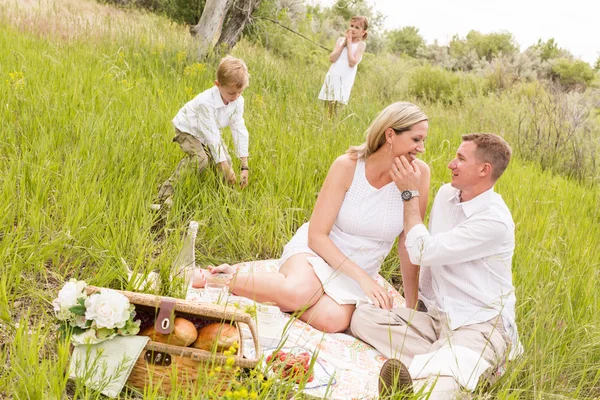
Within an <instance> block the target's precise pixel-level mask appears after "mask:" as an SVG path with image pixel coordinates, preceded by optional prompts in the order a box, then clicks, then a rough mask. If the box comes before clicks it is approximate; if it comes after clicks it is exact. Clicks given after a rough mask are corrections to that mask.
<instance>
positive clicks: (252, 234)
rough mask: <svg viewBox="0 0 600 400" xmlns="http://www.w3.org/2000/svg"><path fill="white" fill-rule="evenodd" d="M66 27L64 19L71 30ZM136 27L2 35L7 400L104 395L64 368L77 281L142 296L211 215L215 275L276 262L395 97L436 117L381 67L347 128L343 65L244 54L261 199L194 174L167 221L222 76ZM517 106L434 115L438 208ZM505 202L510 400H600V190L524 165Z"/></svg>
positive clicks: (160, 29)
mask: <svg viewBox="0 0 600 400" xmlns="http://www.w3.org/2000/svg"><path fill="white" fill-rule="evenodd" d="M58 14H59V13H58V12H54V13H53V12H48V14H45V15H44V18H45V19H46V20H48V21H50V20H52V21H55V22H56V20H58V21H60V18H61V17H59V16H58ZM127 18H128V17H127V16H126V18H125V19H116V18H114V19H111V18H110V17H108V16H107V17H105V19H102V18H101V19H100V22H101V24H100V25H96V24H95V23H94V24H92V23H89V24H87V23H84V24H83V25H78V28H77V30H76V31H72V30H73V29H74V28H73V27H72V26H70V25H69V26H70V27H69V28H68V29H67V31H66V33H68V34H65V31H61V25H60V23H57V24H56V25H53V26H55V28H56V29H52V30H48V29H42V28H41V27H40V26H38V25H36V24H31V23H29V22H30V21H31V20H32V19H31V18H29V19H28V18H25V17H21V18H16V19H15V18H12V19H11V20H10V22H9V19H8V18H5V19H3V20H2V22H1V23H2V25H1V28H0V29H1V30H2V35H1V36H0V59H1V60H2V62H1V63H0V77H1V80H0V99H2V102H1V103H2V104H0V116H1V118H0V124H1V125H0V126H1V128H2V132H3V135H2V139H0V188H1V192H0V210H1V211H2V212H0V271H1V274H0V319H1V325H0V361H1V362H0V388H1V389H0V393H1V392H4V395H5V396H7V397H12V398H18V399H25V398H48V397H51V398H62V397H65V396H72V397H77V398H98V396H99V395H98V394H97V393H95V392H93V391H89V390H87V389H85V388H84V387H83V386H82V385H81V384H80V383H74V384H71V383H68V381H67V380H66V379H65V377H64V374H63V373H62V371H64V370H65V369H66V365H67V362H68V347H67V346H66V345H65V344H64V343H62V342H59V341H57V340H56V326H55V325H54V319H53V316H52V312H51V311H52V310H51V305H50V301H51V300H52V298H53V297H54V296H55V295H56V292H57V290H58V288H59V287H60V286H61V285H62V283H63V282H64V281H65V280H66V279H68V278H70V277H77V278H79V279H84V280H86V281H87V282H88V283H90V284H94V285H98V286H111V287H116V288H126V287H127V286H126V285H127V284H126V275H125V270H124V267H123V265H122V263H121V261H120V260H121V258H123V259H125V260H126V261H127V263H128V264H129V265H130V266H131V267H133V268H137V269H140V270H147V271H150V270H159V271H161V273H162V276H163V277H167V276H168V271H169V267H170V264H171V262H172V260H173V259H174V257H175V256H176V254H177V252H178V249H179V247H180V246H181V238H182V234H183V232H184V231H185V228H186V227H187V224H188V222H189V221H190V220H192V219H193V220H196V221H199V223H200V231H199V234H198V240H197V243H198V244H197V248H196V252H197V256H198V259H199V262H200V263H201V264H202V263H209V262H210V263H215V262H230V263H234V262H239V261H246V260H253V259H265V258H276V257H278V256H279V254H280V251H281V249H282V247H283V245H284V244H285V243H286V242H287V240H289V238H290V237H291V236H292V235H293V233H294V232H295V230H296V229H297V228H298V227H299V226H300V225H301V224H302V223H303V222H305V221H307V220H308V219H309V218H310V214H311V211H312V207H313V205H314V201H315V199H316V195H317V192H318V191H319V189H320V185H321V183H322V182H323V179H324V177H325V175H326V173H327V171H328V168H329V166H330V164H331V162H332V161H333V160H334V159H335V157H337V156H338V155H340V154H342V153H343V152H344V151H345V150H346V148H347V147H348V146H349V145H351V144H358V143H360V142H361V141H362V138H363V132H364V129H365V128H366V127H367V125H368V123H369V121H370V120H371V119H372V118H373V117H374V116H375V115H376V114H377V113H378V112H379V111H380V110H381V109H382V108H383V107H384V106H386V105H387V104H389V103H390V102H391V101H395V100H409V101H414V102H417V103H419V101H418V99H416V98H414V97H412V96H411V95H410V90H409V89H408V82H407V79H406V78H405V77H402V76H397V75H396V74H394V72H393V71H387V70H386V71H383V70H382V71H379V72H381V73H378V74H376V75H373V74H370V72H369V71H371V72H372V71H377V66H376V65H374V64H370V65H367V66H366V68H365V69H364V70H360V71H359V75H358V80H357V84H356V86H355V88H354V92H353V94H352V100H351V103H350V106H348V107H347V108H346V109H344V110H343V111H342V113H341V114H340V115H339V116H338V117H337V118H333V119H328V118H327V117H326V113H325V112H324V109H323V105H322V104H320V103H319V102H318V101H317V100H316V95H317V93H318V90H319V87H320V85H321V83H322V78H323V77H324V74H325V72H326V70H325V69H323V70H321V69H318V70H317V69H315V68H314V67H313V66H311V65H301V64H298V63H295V62H292V61H285V60H282V59H279V58H277V57H275V56H273V55H271V54H269V53H268V52H266V51H265V50H263V49H261V48H259V47H256V46H252V45H250V44H248V43H246V42H242V43H241V44H240V45H238V47H237V48H236V49H235V51H234V53H235V55H237V56H239V57H242V58H243V59H244V60H245V61H246V62H247V64H248V66H249V68H250V71H251V86H250V87H249V88H248V89H247V90H246V92H245V93H244V96H245V98H246V105H247V106H246V122H247V126H248V129H249V131H250V133H251V142H250V152H251V159H250V167H251V175H250V186H249V187H248V188H247V189H245V190H239V189H237V188H232V187H229V186H227V185H224V184H223V183H222V182H221V181H220V180H219V179H218V177H217V176H216V175H215V174H212V173H210V172H206V173H204V174H202V175H200V176H198V175H196V174H194V173H188V174H184V176H183V177H182V180H181V182H180V184H179V185H178V186H177V189H176V195H175V202H174V207H173V208H172V209H171V210H170V212H168V213H167V214H164V215H160V214H156V213H154V212H153V211H151V210H150V209H149V207H148V206H149V205H150V204H151V203H152V202H153V200H154V196H155V195H156V192H157V187H158V185H159V184H160V183H161V182H162V181H163V180H164V179H166V178H167V177H168V176H169V174H170V173H171V172H172V170H173V168H174V167H175V165H176V164H177V162H178V160H179V158H180V157H181V156H182V154H181V152H180V150H179V149H178V148H177V146H176V145H175V144H173V143H171V137H172V135H173V129H172V127H171V124H170V120H171V118H172V117H173V116H174V115H175V113H176V112H177V110H178V109H179V107H181V106H182V105H183V104H184V103H185V102H186V101H188V100H189V99H191V98H192V97H193V96H194V95H195V94H196V93H198V92H200V91H202V90H204V89H206V88H208V87H210V86H211V84H212V82H213V80H214V72H215V61H214V60H213V61H210V62H207V63H205V64H202V65H196V64H195V62H194V61H193V60H192V58H191V57H190V54H191V44H190V42H189V40H188V38H187V34H186V33H185V31H184V30H183V28H181V27H177V26H173V25H171V24H168V23H166V22H165V21H163V20H161V19H159V18H156V17H152V16H146V15H144V14H138V13H134V14H133V15H132V16H131V19H127ZM128 21H129V22H130V23H129V22H128ZM133 21H135V23H134V22H133ZM67 22H69V21H67ZM62 26H64V25H62ZM61 32H62V33H61ZM406 63H409V62H408V61H407V62H406ZM403 66H404V67H406V68H408V67H409V65H408V64H403V65H400V66H399V70H402V68H403ZM369 74H370V75H369ZM375 76H377V78H376V77H375ZM386 82H387V85H386ZM513 100H514V99H511V98H510V97H509V96H484V95H482V94H477V93H474V94H472V95H470V96H466V97H465V98H463V99H461V102H460V104H454V103H453V104H452V105H447V104H439V103H427V104H422V103H420V104H421V105H422V106H423V108H424V109H425V111H426V112H427V114H428V115H429V116H430V117H431V123H430V125H431V130H430V135H429V137H428V141H427V153H426V154H425V155H424V157H423V158H424V160H425V161H427V162H428V163H429V164H430V166H431V168H432V187H431V193H430V196H434V195H435V192H436V190H437V189H438V188H439V187H440V186H441V185H442V184H443V183H444V182H446V181H447V180H448V178H449V175H448V173H447V170H446V164H447V162H448V161H449V160H450V159H451V158H452V156H453V153H454V151H455V149H456V147H457V146H458V144H459V143H460V134H461V133H465V132H468V131H492V132H499V133H502V134H505V135H507V136H509V135H510V134H513V132H514V131H515V129H516V127H517V124H518V110H516V109H515V103H514V101H513ZM238 167H239V165H236V168H235V169H236V170H238V169H239V168H238ZM496 190H497V191H498V192H499V193H501V194H502V196H503V197H504V199H505V200H506V202H507V203H508V205H509V207H510V209H511V210H512V212H513V217H514V220H515V222H516V225H517V248H516V252H515V258H514V263H513V271H514V281H515V285H516V288H517V298H518V309H517V318H518V324H519V328H520V333H521V336H522V341H523V344H524V346H525V349H526V350H525V354H524V356H523V357H521V358H520V359H518V360H517V361H515V362H513V363H512V364H510V367H509V370H508V372H507V374H506V375H505V376H504V377H503V378H502V380H501V381H500V382H499V383H497V384H496V385H494V386H493V387H492V388H491V389H490V393H491V394H492V395H493V396H494V397H497V398H507V399H508V398H531V399H533V398H536V399H541V398H543V399H546V398H559V397H560V398H577V399H585V398H587V399H592V398H598V397H599V396H600V373H599V372H598V371H600V329H599V326H600V316H599V315H600V309H599V305H598V300H597V295H596V293H597V292H598V291H599V289H600V283H599V282H600V279H599V278H600V276H599V272H598V271H599V270H600V239H599V238H598V237H599V236H600V211H598V204H599V200H600V191H599V190H598V189H597V188H595V187H588V186H584V185H581V184H579V183H577V182H575V181H572V180H569V179H566V178H563V177H559V176H557V175H555V174H552V173H550V172H548V171H542V170H541V169H540V168H539V167H537V166H536V165H535V164H530V163H528V162H525V161H524V160H522V159H519V158H516V159H515V160H514V162H513V163H512V164H511V166H510V167H509V169H508V171H507V172H506V173H505V176H504V177H503V178H502V179H501V180H500V182H499V183H498V185H497V187H496ZM397 266H398V260H397V256H396V255H394V254H391V255H390V257H388V259H387V260H386V262H385V264H384V270H383V274H384V275H385V276H386V277H388V278H390V279H396V278H397V276H398V274H399V272H398V267H397ZM163 287H164V289H163V291H164V292H165V293H172V292H173V291H175V290H176V289H177V288H174V287H171V286H169V285H168V284H167V282H165V285H164V286H163ZM241 385H242V386H245V387H246V388H247V389H248V390H249V391H250V392H255V393H257V395H258V396H259V397H261V398H280V397H282V396H286V395H285V393H286V392H289V390H290V387H289V386H287V387H286V386H278V385H274V386H271V385H264V384H262V383H261V381H260V379H259V378H257V377H256V374H254V375H252V376H248V377H246V378H245V379H244V380H243V381H242V384H241ZM240 387H241V386H237V388H238V389H239V388H240ZM233 389H235V388H233ZM233 389H232V390H233ZM182 390H183V389H182ZM232 395H233V394H232ZM135 396H136V395H135V394H132V393H129V394H125V396H124V398H129V397H135ZM145 397H147V398H158V395H157V394H155V393H151V390H149V392H148V393H146V394H145ZM176 397H177V395H176V394H174V395H173V396H172V398H176Z"/></svg>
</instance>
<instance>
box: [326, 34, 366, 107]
mask: <svg viewBox="0 0 600 400" xmlns="http://www.w3.org/2000/svg"><path fill="white" fill-rule="evenodd" d="M339 40H343V38H342V39H339ZM359 43H360V42H357V43H351V44H350V48H351V51H352V52H353V53H354V52H356V49H357V48H358V44H359ZM361 60H362V57H361V58H360V60H358V62H357V63H356V65H355V66H354V67H350V66H349V65H348V49H347V48H346V47H344V50H342V53H341V54H340V57H339V58H338V59H337V61H336V62H334V63H333V64H331V67H329V72H327V76H325V82H324V83H323V86H322V87H321V92H320V93H319V99H320V100H327V101H337V102H340V103H342V104H348V100H349V99H350V91H352V86H353V85H354V78H355V77H356V70H357V67H358V64H359V63H360V61H361Z"/></svg>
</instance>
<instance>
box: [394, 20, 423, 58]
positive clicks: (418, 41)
mask: <svg viewBox="0 0 600 400" xmlns="http://www.w3.org/2000/svg"><path fill="white" fill-rule="evenodd" d="M386 36H387V38H388V40H389V41H390V51H391V52H392V53H395V54H406V55H408V56H410V57H416V56H417V50H419V49H420V48H421V47H423V46H425V40H424V39H423V37H422V36H421V35H420V34H419V29H418V28H415V27H414V26H405V27H404V28H402V29H394V30H391V31H389V32H387V35H386Z"/></svg>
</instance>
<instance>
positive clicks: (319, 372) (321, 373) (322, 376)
mask: <svg viewBox="0 0 600 400" xmlns="http://www.w3.org/2000/svg"><path fill="white" fill-rule="evenodd" d="M280 350H283V351H284V352H286V353H288V354H294V355H299V354H301V353H308V354H309V355H310V356H311V358H312V357H314V355H313V354H312V353H311V352H310V351H309V349H305V348H303V347H301V346H294V347H289V348H286V347H284V348H281V349H280V348H277V347H273V348H269V349H263V351H264V355H265V357H264V359H263V362H262V366H263V367H264V368H265V369H267V368H268V365H267V363H266V361H265V360H266V359H267V358H268V357H269V356H272V355H273V354H274V353H277V352H278V351H280ZM311 372H312V373H313V375H314V379H313V380H312V382H307V383H306V385H305V386H304V388H305V389H316V388H320V387H327V386H328V385H332V386H333V385H335V384H336V383H337V382H336V380H335V374H334V372H335V369H334V368H332V367H331V366H328V365H327V364H326V363H324V362H322V361H321V360H319V358H318V357H317V359H316V361H315V362H314V364H313V369H312V371H311ZM276 374H277V372H273V371H272V370H271V369H269V371H268V375H269V376H273V375H276Z"/></svg>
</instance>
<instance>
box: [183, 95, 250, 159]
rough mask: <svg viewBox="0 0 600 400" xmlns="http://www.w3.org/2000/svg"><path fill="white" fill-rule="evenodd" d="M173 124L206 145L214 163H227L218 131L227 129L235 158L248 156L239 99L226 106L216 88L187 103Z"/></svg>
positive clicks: (241, 101)
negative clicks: (228, 129)
mask: <svg viewBox="0 0 600 400" xmlns="http://www.w3.org/2000/svg"><path fill="white" fill-rule="evenodd" d="M173 125H175V128H177V129H179V130H180V131H182V132H186V133H189V134H191V135H193V136H194V137H196V138H197V139H198V140H200V142H202V143H203V144H205V145H206V146H208V148H209V150H210V152H211V155H212V157H213V159H214V161H215V163H220V162H222V161H228V162H231V160H228V158H227V148H226V146H225V143H224V142H223V137H222V135H221V130H222V129H223V128H225V127H226V126H229V127H230V128H231V135H232V137H233V144H234V146H235V148H236V152H237V156H238V157H247V156H248V130H247V129H246V125H245V123H244V98H243V97H242V96H240V97H238V99H237V100H236V101H232V102H230V103H229V104H227V105H226V104H225V103H223V99H222V98H221V93H220V92H219V88H218V87H217V86H213V87H212V88H210V89H207V90H205V91H204V92H202V93H200V94H199V95H198V96H196V97H194V99H192V100H191V101H189V102H187V103H186V104H185V105H184V106H183V107H182V108H181V109H180V110H179V112H178V113H177V115H176V116H175V118H173Z"/></svg>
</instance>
